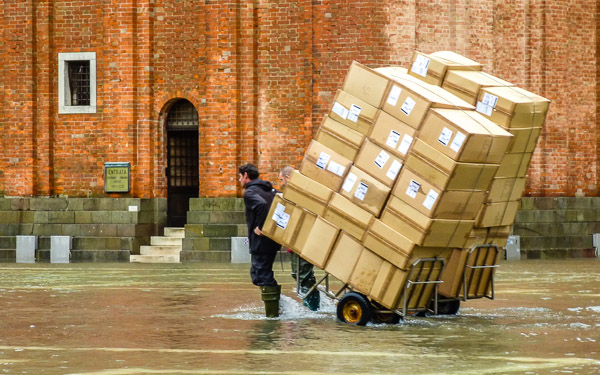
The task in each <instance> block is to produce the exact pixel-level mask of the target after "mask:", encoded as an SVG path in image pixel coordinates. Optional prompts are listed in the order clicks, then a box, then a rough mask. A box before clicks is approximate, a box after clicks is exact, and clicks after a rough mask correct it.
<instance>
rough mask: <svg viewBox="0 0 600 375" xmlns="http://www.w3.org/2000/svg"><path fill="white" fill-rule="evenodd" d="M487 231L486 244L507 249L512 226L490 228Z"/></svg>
mask: <svg viewBox="0 0 600 375" xmlns="http://www.w3.org/2000/svg"><path fill="white" fill-rule="evenodd" d="M486 229H487V230H488V235H487V242H486V243H491V244H496V245H498V246H500V247H506V243H507V242H508V236H510V234H511V232H512V225H505V226H501V227H489V228H486Z"/></svg>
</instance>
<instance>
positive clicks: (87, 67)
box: [58, 52, 96, 113]
mask: <svg viewBox="0 0 600 375" xmlns="http://www.w3.org/2000/svg"><path fill="white" fill-rule="evenodd" d="M58 71H59V80H58V106H59V108H58V113H96V53H95V52H79V53H59V54H58Z"/></svg>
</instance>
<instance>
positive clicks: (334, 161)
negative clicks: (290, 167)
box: [300, 140, 352, 191]
mask: <svg viewBox="0 0 600 375" xmlns="http://www.w3.org/2000/svg"><path fill="white" fill-rule="evenodd" d="M351 165H352V162H351V161H350V160H348V159H347V158H345V157H343V156H342V155H340V154H338V153H337V152H335V151H333V150H332V149H330V148H329V147H326V146H323V145H322V144H320V143H319V142H317V141H315V140H312V141H311V142H310V144H309V145H308V148H307V149H306V153H305V154H304V160H302V164H300V173H302V174H303V175H305V176H306V177H308V178H310V179H313V180H315V181H319V182H320V183H321V184H323V185H325V186H327V187H328V188H330V189H331V190H333V191H338V190H339V189H340V187H341V186H342V182H343V181H344V178H345V177H346V174H347V173H348V170H349V169H350V166H351Z"/></svg>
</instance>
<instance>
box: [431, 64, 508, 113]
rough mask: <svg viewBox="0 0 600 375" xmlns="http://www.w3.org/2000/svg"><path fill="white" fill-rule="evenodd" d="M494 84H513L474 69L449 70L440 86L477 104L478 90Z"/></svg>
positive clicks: (470, 102) (468, 101)
mask: <svg viewBox="0 0 600 375" xmlns="http://www.w3.org/2000/svg"><path fill="white" fill-rule="evenodd" d="M495 86H513V84H512V83H510V82H507V81H504V80H502V79H500V78H498V77H494V76H493V75H491V74H488V73H485V72H481V71H476V70H449V71H447V72H446V76H445V77H444V82H443V84H442V88H444V89H446V90H448V91H449V92H451V93H453V94H454V95H456V96H458V97H459V98H461V99H463V100H464V101H466V102H467V103H469V104H472V105H475V104H477V98H478V96H479V91H480V90H481V89H482V88H485V87H495Z"/></svg>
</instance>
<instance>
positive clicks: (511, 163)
mask: <svg viewBox="0 0 600 375" xmlns="http://www.w3.org/2000/svg"><path fill="white" fill-rule="evenodd" d="M532 156H533V153H531V152H523V153H518V154H505V155H504V158H503V159H502V161H501V162H500V167H499V168H498V171H497V172H496V177H525V176H527V171H528V170H529V164H531V157H532Z"/></svg>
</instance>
